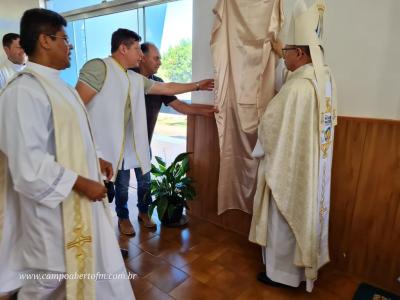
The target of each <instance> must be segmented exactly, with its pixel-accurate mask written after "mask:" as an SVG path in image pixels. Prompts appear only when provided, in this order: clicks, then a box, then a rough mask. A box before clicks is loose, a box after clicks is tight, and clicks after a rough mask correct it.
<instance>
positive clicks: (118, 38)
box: [111, 28, 142, 53]
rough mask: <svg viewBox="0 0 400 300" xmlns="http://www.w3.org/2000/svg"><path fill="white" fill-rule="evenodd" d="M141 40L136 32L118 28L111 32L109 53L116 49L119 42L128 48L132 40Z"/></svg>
mask: <svg viewBox="0 0 400 300" xmlns="http://www.w3.org/2000/svg"><path fill="white" fill-rule="evenodd" d="M141 40H142V38H141V37H140V35H138V34H137V33H136V32H134V31H132V30H129V29H125V28H119V29H117V30H116V31H114V32H113V34H112V37H111V53H114V52H115V51H117V50H118V48H119V46H120V45H121V44H124V45H125V46H127V47H128V48H129V47H130V46H132V44H133V43H134V42H140V41H141Z"/></svg>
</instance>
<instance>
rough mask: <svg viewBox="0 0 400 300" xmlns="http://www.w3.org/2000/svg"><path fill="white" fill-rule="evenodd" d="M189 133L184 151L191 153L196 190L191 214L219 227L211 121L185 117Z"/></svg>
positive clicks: (215, 138) (216, 156) (214, 130)
mask: <svg viewBox="0 0 400 300" xmlns="http://www.w3.org/2000/svg"><path fill="white" fill-rule="evenodd" d="M191 127H193V128H191ZM190 132H192V133H193V134H194V136H195V138H194V140H193V142H192V143H191V147H193V148H192V149H189V148H188V151H191V152H194V153H193V163H192V174H193V178H194V179H195V181H196V189H197V197H196V199H195V201H193V202H192V203H191V205H190V207H191V210H192V212H191V213H193V215H195V216H198V217H201V218H203V219H206V220H208V221H211V222H213V223H215V224H219V225H221V224H222V217H221V216H218V215H217V205H218V202H217V185H218V173H219V146H218V135H217V128H216V124H215V119H214V118H206V117H201V116H189V118H188V133H190ZM188 146H189V144H188Z"/></svg>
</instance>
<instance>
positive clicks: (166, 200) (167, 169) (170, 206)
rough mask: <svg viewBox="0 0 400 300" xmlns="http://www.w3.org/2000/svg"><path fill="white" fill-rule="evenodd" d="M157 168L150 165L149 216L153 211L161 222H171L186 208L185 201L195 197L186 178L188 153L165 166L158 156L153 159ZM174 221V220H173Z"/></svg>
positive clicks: (190, 181) (180, 155)
mask: <svg viewBox="0 0 400 300" xmlns="http://www.w3.org/2000/svg"><path fill="white" fill-rule="evenodd" d="M155 159H156V161H157V166H155V165H154V164H152V165H151V174H152V175H153V176H152V179H151V189H150V192H151V195H152V196H154V200H153V201H152V203H151V204H150V206H149V215H150V216H152V215H153V212H154V209H155V208H157V214H158V217H159V219H160V220H161V221H163V220H164V221H165V220H171V219H172V218H173V216H174V215H176V213H177V212H179V211H180V216H181V215H182V213H181V212H182V210H183V208H184V207H185V208H187V209H188V206H187V203H186V201H187V200H192V199H193V198H194V197H195V196H196V191H195V189H194V188H193V186H192V183H193V181H192V179H191V178H190V177H188V176H187V172H188V170H189V153H188V152H185V153H181V154H179V155H178V156H177V157H176V158H175V160H174V162H173V163H172V164H171V165H170V166H167V165H166V163H165V162H164V161H163V160H162V159H161V158H160V157H158V156H156V157H155ZM175 221H176V220H175Z"/></svg>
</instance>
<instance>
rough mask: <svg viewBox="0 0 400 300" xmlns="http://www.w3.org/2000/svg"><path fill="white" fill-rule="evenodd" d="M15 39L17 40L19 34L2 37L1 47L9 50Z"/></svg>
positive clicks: (8, 34)
mask: <svg viewBox="0 0 400 300" xmlns="http://www.w3.org/2000/svg"><path fill="white" fill-rule="evenodd" d="M16 39H19V34H17V33H13V32H10V33H7V34H5V35H3V47H8V48H10V46H11V44H12V42H13V41H15V40H16Z"/></svg>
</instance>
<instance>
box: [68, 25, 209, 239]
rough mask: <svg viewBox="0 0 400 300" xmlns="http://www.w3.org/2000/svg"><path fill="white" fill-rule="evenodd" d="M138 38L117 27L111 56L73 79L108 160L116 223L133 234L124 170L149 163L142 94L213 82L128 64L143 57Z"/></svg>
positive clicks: (206, 86) (86, 67) (185, 89)
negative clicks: (165, 78) (161, 76)
mask: <svg viewBox="0 0 400 300" xmlns="http://www.w3.org/2000/svg"><path fill="white" fill-rule="evenodd" d="M140 40H141V37H140V36H139V35H138V34H136V33H135V32H134V31H131V30H128V29H124V28H120V29H118V30H116V31H115V32H114V33H113V34H112V37H111V56H110V57H107V58H105V59H93V60H90V61H88V62H87V63H86V64H85V65H84V66H83V67H82V69H81V70H80V74H79V81H78V83H77V85H76V89H77V91H78V93H79V94H80V96H81V98H82V100H83V101H84V102H85V104H86V105H87V109H88V112H89V114H90V117H91V119H92V124H93V132H94V137H95V140H96V142H97V143H98V145H99V148H100V151H101V153H102V154H103V156H104V158H105V159H106V160H107V161H110V162H111V163H112V164H113V167H114V171H115V173H116V178H115V199H116V200H115V201H116V212H117V215H118V219H119V220H118V225H119V229H120V232H121V233H122V234H126V235H134V234H135V230H134V228H133V225H132V223H131V221H130V219H129V211H128V208H127V201H128V186H129V170H130V169H134V168H140V169H141V172H142V175H145V174H146V173H148V172H149V171H150V167H151V165H150V148H149V141H148V134H147V120H146V106H145V99H144V95H145V94H155V95H175V94H181V93H186V92H190V91H198V90H212V89H213V87H214V81H213V80H212V79H205V80H201V81H199V82H192V83H175V82H169V83H165V82H158V81H153V80H150V79H148V78H146V77H144V76H142V75H140V74H137V73H136V72H134V71H132V70H129V69H130V68H136V67H138V65H139V62H140V59H141V58H142V55H143V54H142V51H141V50H140V44H139V42H140ZM138 219H139V221H142V222H143V223H144V224H145V226H146V227H154V225H155V224H154V223H153V222H152V220H151V219H150V218H149V216H148V214H147V213H146V212H139V215H138ZM146 224H147V225H146Z"/></svg>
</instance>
